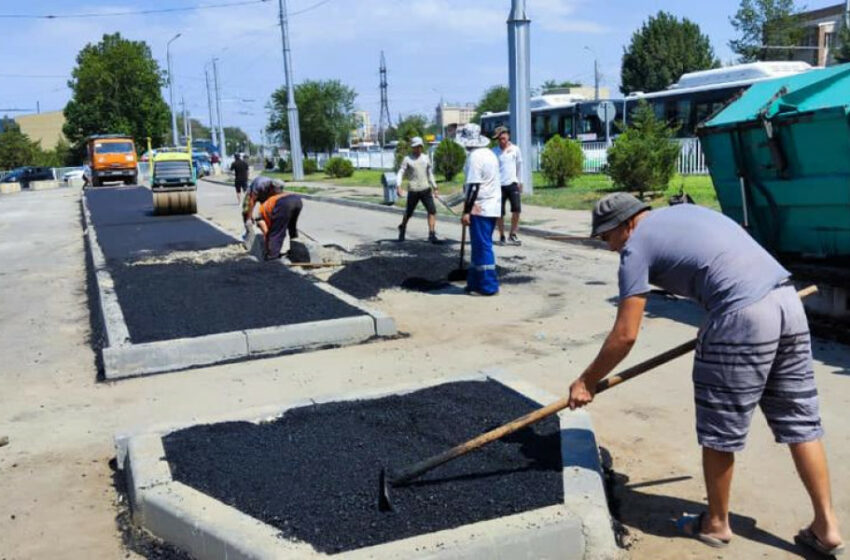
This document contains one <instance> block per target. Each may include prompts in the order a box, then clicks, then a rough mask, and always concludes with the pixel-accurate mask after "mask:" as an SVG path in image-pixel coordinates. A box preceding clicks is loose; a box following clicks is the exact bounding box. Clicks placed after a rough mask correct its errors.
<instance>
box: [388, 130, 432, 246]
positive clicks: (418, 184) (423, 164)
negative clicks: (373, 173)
mask: <svg viewBox="0 0 850 560" xmlns="http://www.w3.org/2000/svg"><path fill="white" fill-rule="evenodd" d="M424 146H425V143H424V142H423V141H422V138H420V137H418V136H414V137H413V138H411V139H410V150H411V152H412V153H411V154H410V155H407V156H405V157H404V159H403V160H401V166H400V167H399V168H398V173H397V174H396V185H397V187H396V190H397V192H398V195H399V196H404V191H403V190H402V188H401V187H402V181H403V180H404V179H407V191H408V193H407V209H406V210H405V212H404V217H403V218H402V219H401V224H400V225H399V226H398V240H399V241H404V236H405V234H406V232H407V222H408V220H410V217H411V216H412V215H413V211H414V210H416V206H417V205H418V204H419V202H420V201H421V202H422V205H423V206H425V210H426V211H427V212H428V241H430V242H431V243H438V240H437V207H436V206H435V205H434V195H436V194H438V191H437V182H436V181H435V180H434V169H433V166H432V165H431V158H429V157H428V154H424V153H422V150H423V148H424Z"/></svg>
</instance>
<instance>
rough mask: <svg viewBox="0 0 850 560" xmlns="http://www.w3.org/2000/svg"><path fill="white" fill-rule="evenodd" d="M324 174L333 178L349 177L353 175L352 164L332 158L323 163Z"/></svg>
mask: <svg viewBox="0 0 850 560" xmlns="http://www.w3.org/2000/svg"><path fill="white" fill-rule="evenodd" d="M325 173H327V174H328V175H330V176H331V177H334V178H339V177H351V176H352V175H353V174H354V164H353V163H351V162H350V161H348V160H347V159H345V158H341V157H332V158H331V159H329V160H328V161H327V163H325Z"/></svg>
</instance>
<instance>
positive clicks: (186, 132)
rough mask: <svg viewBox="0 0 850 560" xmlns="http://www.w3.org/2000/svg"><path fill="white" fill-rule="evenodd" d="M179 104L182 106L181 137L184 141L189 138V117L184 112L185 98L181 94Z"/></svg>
mask: <svg viewBox="0 0 850 560" xmlns="http://www.w3.org/2000/svg"><path fill="white" fill-rule="evenodd" d="M180 104H181V105H182V106H183V138H184V140H183V141H184V142H186V141H187V139H188V138H189V130H190V129H189V117H188V116H187V113H186V98H185V97H183V96H182V95H181V96H180Z"/></svg>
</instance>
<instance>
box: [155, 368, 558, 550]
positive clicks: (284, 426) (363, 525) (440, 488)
mask: <svg viewBox="0 0 850 560" xmlns="http://www.w3.org/2000/svg"><path fill="white" fill-rule="evenodd" d="M536 407H537V405H535V404H534V403H531V402H529V401H528V400H527V399H525V398H524V397H522V396H520V395H518V394H516V393H513V392H511V391H510V390H508V389H506V388H505V387H503V386H502V385H500V384H498V383H496V382H494V381H479V382H460V383H450V384H445V385H440V386H438V387H433V388H428V389H423V390H420V391H417V392H415V393H411V394H407V395H401V396H390V397H385V398H381V399H374V400H361V401H350V402H335V403H326V404H319V405H314V406H308V407H303V408H297V409H293V410H290V411H287V412H286V413H285V414H284V415H283V416H282V417H281V418H279V419H277V420H275V421H273V422H269V423H263V424H259V425H255V424H251V423H247V422H226V423H220V424H213V425H201V426H195V427H192V428H188V429H184V430H181V431H178V432H174V433H171V434H169V435H167V436H166V437H164V438H163V443H164V446H165V450H166V457H167V459H168V462H169V465H170V467H171V472H172V475H173V476H174V479H175V480H178V481H180V482H182V483H185V484H188V485H189V486H192V487H194V488H196V489H198V490H199V491H201V492H204V493H206V494H208V495H210V496H213V497H215V498H217V499H218V500H221V501H223V502H225V503H227V504H230V505H232V506H233V507H235V508H237V509H239V510H241V511H243V512H245V513H247V514H248V515H251V516H253V517H255V518H257V519H260V520H262V521H264V522H266V523H268V524H270V525H273V526H274V527H276V528H278V529H279V530H280V531H281V536H282V537H284V538H288V539H291V540H298V541H303V542H307V543H310V544H311V545H312V546H313V547H314V548H316V549H317V550H319V551H321V552H325V553H335V552H341V551H346V550H352V549H357V548H361V547H365V546H371V545H378V544H381V543H386V542H389V541H394V540H398V539H403V538H407V537H411V536H415V535H421V534H426V533H431V532H434V531H440V530H443V529H450V528H454V527H459V526H461V525H466V524H469V523H475V522H478V521H484V520H488V519H494V518H499V517H502V516H506V515H512V514H516V513H520V512H524V511H529V510H533V509H537V508H541V507H545V506H549V505H554V504H558V503H561V502H562V501H563V497H564V496H563V482H562V476H561V449H560V427H559V422H558V419H557V417H553V418H549V419H547V420H544V421H543V422H541V423H539V424H537V425H536V426H532V427H530V428H526V429H525V430H522V431H520V432H517V433H515V434H513V435H511V436H509V437H507V438H505V439H504V440H501V441H498V442H494V443H492V444H490V445H489V446H486V447H484V448H482V449H480V450H478V451H475V452H473V453H471V454H469V455H467V456H465V457H462V458H459V459H457V460H455V461H453V462H450V463H447V464H445V465H442V466H441V467H438V468H437V469H436V470H434V471H432V472H430V473H428V474H426V475H424V476H423V477H422V478H421V479H420V480H418V481H416V482H414V483H413V484H411V485H410V486H405V487H399V488H394V489H393V492H392V499H393V504H394V506H395V508H396V509H395V511H393V512H387V513H385V512H380V511H379V510H378V506H377V501H378V476H379V472H380V469H381V467H387V468H389V469H392V468H400V467H402V466H405V465H408V464H410V463H413V462H415V461H418V460H420V459H423V458H425V457H427V456H430V455H432V454H435V453H438V452H440V451H443V450H445V449H447V448H448V447H451V446H453V445H455V444H458V443H460V442H462V441H465V440H467V439H469V438H472V437H474V436H476V435H478V434H479V433H481V432H483V431H486V430H489V429H492V428H495V427H497V426H499V425H501V424H503V423H505V422H508V421H510V420H513V419H515V418H517V417H519V416H522V415H523V414H526V413H528V412H530V411H532V410H533V409H535V408H536Z"/></svg>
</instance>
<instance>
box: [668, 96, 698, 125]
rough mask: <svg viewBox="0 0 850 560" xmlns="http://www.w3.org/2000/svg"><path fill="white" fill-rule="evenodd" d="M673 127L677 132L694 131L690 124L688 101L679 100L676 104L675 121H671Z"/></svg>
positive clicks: (689, 104) (689, 103) (689, 105)
mask: <svg viewBox="0 0 850 560" xmlns="http://www.w3.org/2000/svg"><path fill="white" fill-rule="evenodd" d="M673 126H677V127H679V131H687V130H693V129H694V126H693V124H692V123H691V101H690V99H681V100H679V101H677V102H676V119H675V120H674V121H673Z"/></svg>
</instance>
